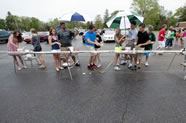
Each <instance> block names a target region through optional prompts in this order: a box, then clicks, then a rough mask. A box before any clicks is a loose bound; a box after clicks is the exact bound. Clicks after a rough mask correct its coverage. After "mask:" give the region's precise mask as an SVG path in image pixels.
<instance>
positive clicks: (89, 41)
mask: <svg viewBox="0 0 186 123" xmlns="http://www.w3.org/2000/svg"><path fill="white" fill-rule="evenodd" d="M87 41H88V43H89V44H95V45H98V46H99V45H100V44H99V43H98V42H97V40H95V42H93V41H91V40H90V39H89V38H88V39H87Z"/></svg>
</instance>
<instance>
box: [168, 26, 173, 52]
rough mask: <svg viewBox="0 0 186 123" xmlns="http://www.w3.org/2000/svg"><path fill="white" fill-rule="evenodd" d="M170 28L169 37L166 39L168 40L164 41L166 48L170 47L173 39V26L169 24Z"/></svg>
mask: <svg viewBox="0 0 186 123" xmlns="http://www.w3.org/2000/svg"><path fill="white" fill-rule="evenodd" d="M170 30H171V34H170V37H169V39H168V41H167V42H166V48H169V47H170V48H171V49H172V45H173V43H172V42H173V40H174V37H175V32H174V28H173V27H172V26H171V27H170Z"/></svg>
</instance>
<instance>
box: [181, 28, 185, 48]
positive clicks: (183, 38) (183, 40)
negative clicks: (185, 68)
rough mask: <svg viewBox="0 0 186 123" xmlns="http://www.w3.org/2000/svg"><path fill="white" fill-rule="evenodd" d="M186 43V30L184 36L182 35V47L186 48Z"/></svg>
mask: <svg viewBox="0 0 186 123" xmlns="http://www.w3.org/2000/svg"><path fill="white" fill-rule="evenodd" d="M185 41H186V29H183V34H182V47H184V42H185Z"/></svg>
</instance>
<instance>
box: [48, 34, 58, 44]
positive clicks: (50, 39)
mask: <svg viewBox="0 0 186 123" xmlns="http://www.w3.org/2000/svg"><path fill="white" fill-rule="evenodd" d="M48 42H49V45H50V46H53V45H55V44H57V43H56V42H54V43H52V37H51V36H49V37H48Z"/></svg>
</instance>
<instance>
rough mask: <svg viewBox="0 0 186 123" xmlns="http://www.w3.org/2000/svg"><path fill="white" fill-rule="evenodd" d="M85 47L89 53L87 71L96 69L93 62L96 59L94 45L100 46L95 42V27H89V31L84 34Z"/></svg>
mask: <svg viewBox="0 0 186 123" xmlns="http://www.w3.org/2000/svg"><path fill="white" fill-rule="evenodd" d="M85 45H86V46H87V48H88V50H89V51H90V52H91V53H90V59H89V63H88V69H89V70H94V69H97V66H96V65H95V64H94V61H95V59H96V56H97V53H96V50H95V45H97V46H101V44H100V43H98V41H97V40H96V32H95V27H94V26H93V25H90V26H89V31H88V32H87V33H86V34H85Z"/></svg>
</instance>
